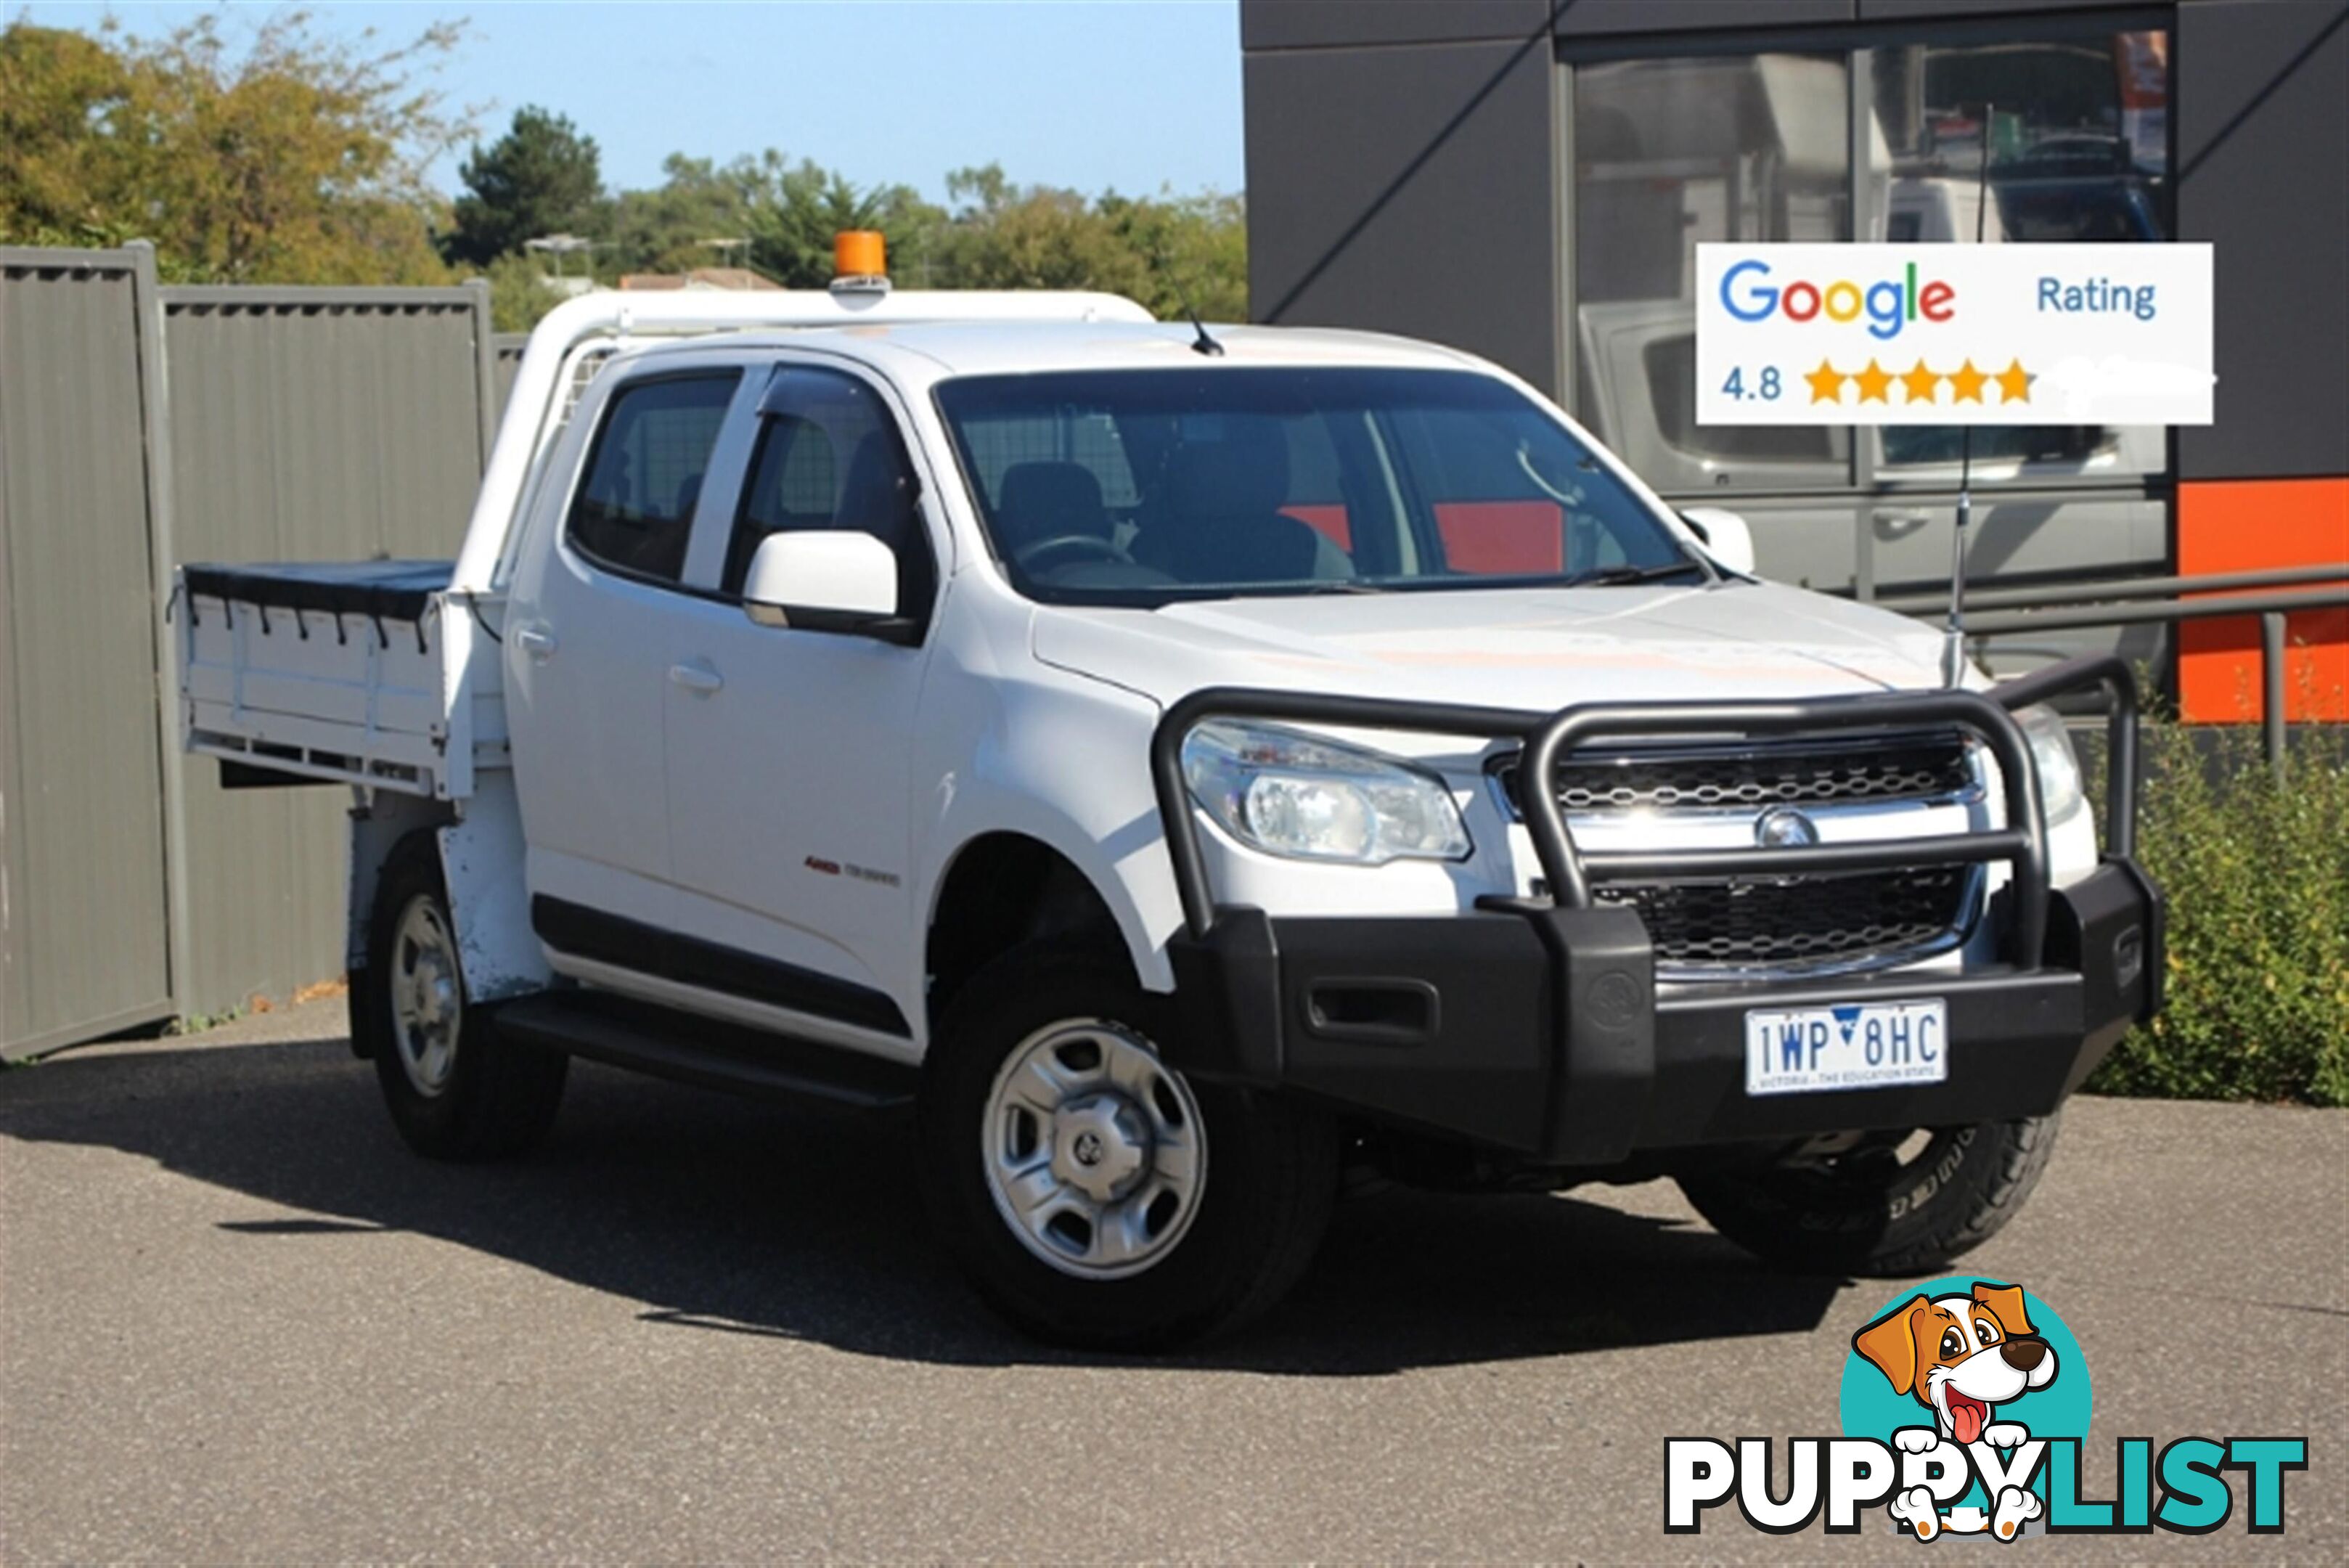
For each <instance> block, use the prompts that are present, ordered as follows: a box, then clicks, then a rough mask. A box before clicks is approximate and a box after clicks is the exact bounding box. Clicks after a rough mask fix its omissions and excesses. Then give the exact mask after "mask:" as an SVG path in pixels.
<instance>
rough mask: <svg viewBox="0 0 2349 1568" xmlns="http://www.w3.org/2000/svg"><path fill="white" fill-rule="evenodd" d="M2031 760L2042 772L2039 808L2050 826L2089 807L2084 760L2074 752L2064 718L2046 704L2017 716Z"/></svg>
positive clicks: (2015, 718) (2040, 772)
mask: <svg viewBox="0 0 2349 1568" xmlns="http://www.w3.org/2000/svg"><path fill="white" fill-rule="evenodd" d="M2014 722H2016V723H2018V724H2020V725H2022V726H2023V738H2024V739H2025V740H2027V741H2029V742H2031V760H2032V762H2033V764H2034V765H2036V766H2037V768H2038V769H2039V804H2040V805H2041V807H2042V809H2044V811H2045V812H2046V813H2047V820H2048V821H2050V822H2061V821H2063V820H2064V818H2065V817H2067V816H2069V815H2072V814H2073V813H2074V812H2075V811H2077V810H2079V809H2080V807H2081V806H2082V805H2085V796H2083V795H2082V794H2081V793H2080V759H2079V757H2078V756H2077V755H2076V754H2075V753H2074V752H2073V750H2072V735H2071V732H2070V731H2069V730H2068V729H2066V728H2065V727H2064V718H2063V715H2062V714H2060V713H2058V712H2056V711H2055V710H2054V709H2053V708H2050V707H2046V706H2044V704H2043V705H2041V706H2039V707H2035V708H2025V709H2023V711H2021V712H2019V713H2017V714H2015V716H2014Z"/></svg>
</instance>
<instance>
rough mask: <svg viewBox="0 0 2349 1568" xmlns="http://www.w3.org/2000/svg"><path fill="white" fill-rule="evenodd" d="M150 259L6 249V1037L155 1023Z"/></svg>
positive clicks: (0, 583)
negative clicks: (146, 327)
mask: <svg viewBox="0 0 2349 1568" xmlns="http://www.w3.org/2000/svg"><path fill="white" fill-rule="evenodd" d="M153 299H154V269H153V265H152V259H151V256H150V255H142V254H136V253H124V252H119V251H115V252H81V251H21V250H0V1048H5V1051H6V1053H7V1054H9V1055H12V1056H14V1055H22V1054H29V1053H32V1052H35V1051H39V1050H43V1049H46V1048H47V1047H49V1046H51V1045H58V1044H67V1043H69V1042H71V1041H74V1040H78V1039H87V1038H89V1037H90V1036H92V1035H96V1034H102V1033H108V1032H109V1031H111V1030H115V1029H122V1028H128V1027H130V1026H131V1025H134V1024H138V1023H146V1022H150V1021H151V1020H154V1019H157V1018H163V1017H168V1016H170V1015H171V1012H173V1011H174V1008H173V1004H172V1003H173V998H172V987H171V962H170V932H171V921H170V919H169V917H168V914H167V905H168V902H169V896H170V879H169V877H167V875H166V872H165V866H166V859H167V855H166V851H167V848H168V845H167V839H166V834H167V830H168V824H167V821H166V815H165V812H164V807H163V801H164V771H165V767H166V763H167V751H166V747H165V744H164V737H163V734H162V732H161V728H160V722H159V718H160V709H159V706H158V703H157V686H156V671H157V668H158V663H157V659H156V649H157V628H156V596H155V591H154V586H155V581H156V568H157V565H158V562H159V560H160V559H161V558H163V557H162V556H161V555H160V546H161V543H162V540H163V539H164V538H166V537H168V535H167V534H165V533H162V532H160V530H161V529H163V528H167V526H168V524H167V523H166V522H165V520H164V519H161V518H159V517H158V516H157V515H156V506H157V497H156V496H155V495H154V494H153V493H151V492H150V487H149V474H150V466H149V463H148V461H147V452H148V448H149V444H150V432H152V431H154V430H155V429H156V428H157V425H158V423H159V421H158V419H157V417H156V415H157V410H158V405H159V403H160V399H159V397H158V396H157V395H156V394H157V391H158V387H157V379H156V377H155V375H154V371H155V369H156V367H157V365H158V362H159V356H158V354H157V352H156V349H157V348H158V345H156V344H155V343H153V342H151V341H150V340H148V337H147V334H146V332H145V331H144V330H143V329H142V328H143V327H144V324H147V323H150V322H152V321H153V320H155V319H156V317H155V316H154V313H153V311H152V309H151V305H152V303H153Z"/></svg>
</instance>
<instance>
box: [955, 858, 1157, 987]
mask: <svg viewBox="0 0 2349 1568" xmlns="http://www.w3.org/2000/svg"><path fill="white" fill-rule="evenodd" d="M1121 908H1123V916H1121V912H1120V911H1121ZM924 933H925V934H924V969H925V972H926V974H927V975H928V976H929V982H930V983H929V995H928V1004H929V1012H930V1016H931V1017H932V1018H933V1019H935V1018H936V1017H937V1016H938V1015H939V1013H940V1012H942V1011H943V1010H944V1009H945V1007H946V1005H947V1002H950V1001H951V1000H952V999H953V997H954V995H955V993H956V992H958V991H960V990H961V989H962V987H963V986H964V985H965V984H966V983H968V981H969V980H970V978H971V976H972V975H974V974H976V973H978V971H979V970H980V969H981V968H983V967H985V965H986V964H987V963H988V962H989V961H992V960H994V959H996V958H998V957H999V956H1001V955H1002V954H1004V953H1006V952H1009V951H1010V950H1012V949H1014V948H1017V947H1019V946H1022V945H1024V944H1026V943H1028V942H1030V941H1034V940H1042V939H1047V938H1055V937H1058V938H1063V939H1065V940H1072V941H1085V940H1098V941H1099V942H1100V944H1101V945H1102V948H1103V949H1104V950H1115V951H1116V952H1117V953H1118V955H1119V956H1121V957H1123V959H1124V960H1125V961H1127V963H1128V964H1129V965H1130V966H1131V968H1132V970H1133V974H1134V976H1135V978H1136V979H1137V980H1138V981H1141V982H1142V983H1143V985H1144V986H1149V987H1150V988H1151V989H1154V990H1163V989H1164V983H1163V981H1162V983H1161V984H1160V985H1157V986H1150V981H1151V977H1152V976H1153V975H1154V973H1156V972H1158V971H1162V970H1163V969H1164V955H1163V954H1162V953H1161V952H1160V950H1159V949H1158V945H1157V943H1156V942H1155V941H1154V940H1152V939H1151V938H1150V936H1149V935H1148V933H1146V932H1144V931H1143V930H1142V929H1141V921H1140V919H1139V918H1138V915H1137V914H1136V912H1135V910H1134V909H1133V906H1132V904H1131V902H1130V901H1128V900H1127V899H1125V898H1123V888H1120V887H1119V886H1118V884H1117V883H1116V881H1115V879H1114V878H1113V877H1112V878H1110V879H1109V881H1108V886H1107V887H1106V888H1105V887H1104V886H1103V883H1102V878H1099V877H1094V876H1092V875H1090V874H1088V872H1087V871H1086V869H1085V867H1083V866H1082V865H1081V863H1080V862H1079V860H1078V858H1077V857H1075V856H1073V855H1071V854H1070V853H1068V852H1067V851H1066V850H1065V849H1063V848H1062V847H1061V846H1056V845H1054V844H1051V843H1050V842H1048V841H1046V840H1045V839H1043V838H1041V837H1039V836H1035V835H1033V834H1031V833H1026V832H1021V831H1019V830H1016V829H1009V828H996V829H991V830H989V831H987V832H984V833H978V834H975V835H973V836H971V837H969V838H968V839H966V840H964V841H963V842H962V843H961V844H959V845H957V846H956V848H955V850H954V853H953V854H952V855H950V856H949V857H947V859H946V860H945V862H944V863H943V864H942V865H941V867H940V868H939V872H938V876H937V879H936V882H935V883H934V884H933V886H932V888H931V895H930V908H929V918H928V919H927V920H926V922H925V926H924Z"/></svg>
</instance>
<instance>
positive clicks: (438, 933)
mask: <svg viewBox="0 0 2349 1568" xmlns="http://www.w3.org/2000/svg"><path fill="white" fill-rule="evenodd" d="M359 982H360V986H361V988H362V992H363V993H362V994H361V995H359V996H357V997H356V998H354V1012H360V1011H362V1010H363V1011H364V1014H365V1016H366V1017H367V1019H368V1020H369V1022H370V1033H371V1036H372V1041H373V1044H374V1048H375V1049H374V1056H375V1071H376V1080H377V1082H378V1084H380V1085H382V1088H383V1098H384V1104H385V1106H387V1107H388V1109H389V1110H390V1112H391V1120H392V1125H393V1126H394V1127H398V1129H399V1136H400V1137H402V1138H404V1139H406V1140H407V1143H408V1146H409V1147H410V1148H412V1149H414V1150H415V1151H416V1152H417V1153H419V1154H422V1155H429V1156H430V1157H431V1158H435V1159H493V1158H499V1157H502V1156H504V1155H511V1154H519V1153H521V1152H522V1151H523V1150H524V1149H526V1148H529V1147H531V1146H532V1145H533V1144H535V1143H537V1142H538V1140H539V1139H540V1138H542V1137H544V1136H545V1135H546V1129H547V1128H548V1127H550V1126H552V1125H553V1123H554V1112H555V1108H556V1106H559V1105H560V1104H561V1103H562V1100H563V1085H564V1076H565V1075H566V1073H567V1071H568V1069H569V1067H570V1062H571V1059H570V1058H569V1057H567V1056H564V1055H563V1054H560V1053H557V1052H550V1051H542V1050H540V1049H538V1048H537V1047H535V1046H530V1045H523V1044H517V1043H515V1042H513V1041H510V1040H506V1039H503V1038H502V1037H501V1036H500V1035H499V1034H498V1033H497V1029H496V1025H495V1024H494V1023H492V1021H491V1019H490V1018H489V1016H488V1015H487V1014H486V1013H485V1012H482V1010H481V1009H480V1008H478V1007H475V1006H472V1005H471V1003H470V1002H469V1000H468V998H467V997H466V995H465V979H464V974H463V972H462V971H461V969H460V965H459V961H458V952H457V922H456V920H455V919H454V918H453V916H452V915H451V914H450V909H449V893H448V889H447V888H446V887H444V886H443V884H442V882H441V878H440V850H439V846H438V845H437V844H436V843H435V841H434V838H433V836H432V835H431V834H430V833H418V834H412V835H410V836H409V837H407V838H404V839H402V840H401V841H400V843H399V845H398V847H397V848H395V849H394V850H393V851H392V853H391V857H390V859H389V860H388V861H387V862H386V863H385V866H384V868H383V875H382V877H381V878H380V879H379V880H378V883H377V885H376V900H375V909H374V913H373V918H372V919H370V920H369V921H368V925H367V969H366V971H365V972H364V973H363V974H362V975H361V976H360V981H359Z"/></svg>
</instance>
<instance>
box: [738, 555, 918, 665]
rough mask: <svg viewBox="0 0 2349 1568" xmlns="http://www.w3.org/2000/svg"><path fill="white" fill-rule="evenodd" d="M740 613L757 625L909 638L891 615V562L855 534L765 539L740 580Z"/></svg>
mask: <svg viewBox="0 0 2349 1568" xmlns="http://www.w3.org/2000/svg"><path fill="white" fill-rule="evenodd" d="M742 610H743V613H744V614H746V615H748V616H749V617H750V618H751V619H752V620H754V621H757V622H758V623H759V624H760V625H761V626H781V627H792V628H797V629H799V630H802V631H850V632H863V633H865V634H867V635H869V636H874V637H879V638H882V639H885V640H888V641H899V640H910V638H907V637H905V636H903V635H901V634H905V633H909V632H910V631H911V629H912V623H910V622H908V621H905V620H902V619H900V618H898V615H897V557H896V556H895V554H893V553H892V552H891V550H890V548H889V546H888V545H885V544H883V543H882V542H881V541H880V540H878V539H876V538H874V536H873V535H870V534H863V533H858V532H856V531H855V530H854V529H826V530H823V531H822V532H814V533H799V534H792V533H784V534H770V535H767V536H766V537H765V538H764V539H762V540H761V541H760V542H759V548H758V551H757V552H756V553H755V554H754V555H752V556H751V557H750V572H749V574H748V575H747V576H745V577H744V578H743V580H742Z"/></svg>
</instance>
